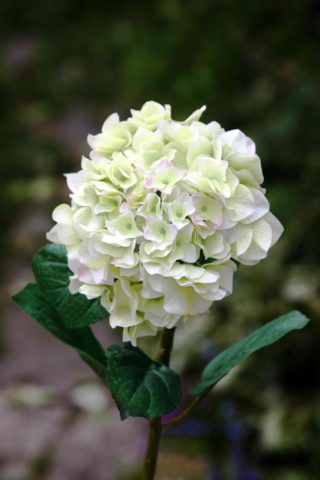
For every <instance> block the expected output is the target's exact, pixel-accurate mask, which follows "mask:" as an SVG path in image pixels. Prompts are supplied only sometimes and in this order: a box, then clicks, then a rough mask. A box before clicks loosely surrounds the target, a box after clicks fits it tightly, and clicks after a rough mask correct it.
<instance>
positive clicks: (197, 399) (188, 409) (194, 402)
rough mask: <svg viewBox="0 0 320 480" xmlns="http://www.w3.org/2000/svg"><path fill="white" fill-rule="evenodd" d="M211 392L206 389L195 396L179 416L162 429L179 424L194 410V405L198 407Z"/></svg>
mask: <svg viewBox="0 0 320 480" xmlns="http://www.w3.org/2000/svg"><path fill="white" fill-rule="evenodd" d="M211 390H212V387H209V388H207V390H205V391H204V392H203V393H202V394H201V395H197V396H196V397H195V398H194V399H193V400H192V402H191V403H189V405H188V406H187V407H186V408H185V409H184V410H183V412H181V413H180V414H179V415H177V416H176V417H174V418H172V420H168V421H167V422H165V423H163V424H162V428H166V427H170V426H171V425H175V424H176V423H178V422H180V420H183V419H184V418H185V417H186V416H187V415H189V413H190V412H191V410H193V409H194V407H195V406H196V405H198V404H199V403H200V402H201V400H203V399H204V398H205V397H206V396H207V395H208V394H209V393H210V392H211Z"/></svg>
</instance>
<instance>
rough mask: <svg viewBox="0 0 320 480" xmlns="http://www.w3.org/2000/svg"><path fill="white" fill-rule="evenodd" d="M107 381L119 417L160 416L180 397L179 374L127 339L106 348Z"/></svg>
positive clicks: (167, 411) (176, 402)
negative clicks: (150, 356)
mask: <svg viewBox="0 0 320 480" xmlns="http://www.w3.org/2000/svg"><path fill="white" fill-rule="evenodd" d="M106 356H107V383H108V386H109V388H110V390H111V392H112V395H113V397H114V399H115V400H116V402H117V405H118V407H119V409H120V412H121V416H122V418H126V417H128V416H132V417H147V418H152V417H160V416H162V415H165V414H166V413H169V412H171V411H172V410H174V409H175V408H176V406H177V405H178V403H179V401H180V396H181V387H180V378H179V376H178V375H177V374H176V373H175V372H173V371H172V370H170V368H168V367H167V366H165V365H162V364H161V363H158V362H155V361H153V360H151V358H149V357H148V356H147V355H146V354H145V353H144V352H143V351H142V350H140V349H139V348H137V347H134V346H132V345H131V344H130V343H121V344H119V345H112V346H111V347H109V348H108V349H107V351H106Z"/></svg>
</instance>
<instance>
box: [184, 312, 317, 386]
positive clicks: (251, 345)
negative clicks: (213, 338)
mask: <svg viewBox="0 0 320 480" xmlns="http://www.w3.org/2000/svg"><path fill="white" fill-rule="evenodd" d="M309 321H310V320H309V319H308V318H307V317H305V316H304V315H303V314H302V313H300V312H298V311H292V312H290V313H287V314H286V315H282V316H281V317H278V318H276V319H275V320H273V321H272V322H269V323H267V324H266V325H264V326H263V327H261V328H259V329H258V330H256V331H255V332H253V333H252V334H251V335H249V336H248V337H246V338H244V339H242V340H240V341H239V342H237V343H235V344H234V345H232V346H231V347H229V348H227V349H226V350H224V351H223V352H222V353H220V354H219V355H217V356H216V357H215V358H214V359H213V360H211V362H209V363H208V365H207V366H206V367H205V369H204V371H203V373H202V376H201V381H200V383H199V384H198V385H196V386H195V387H194V388H193V389H192V390H191V392H192V393H195V394H201V393H203V392H204V391H205V390H206V389H208V388H210V387H213V386H214V385H215V384H216V383H217V382H218V381H219V380H220V379H221V378H222V377H224V376H225V375H226V374H227V373H228V372H229V371H230V370H231V369H232V368H234V367H235V366H236V365H238V364H239V363H240V362H242V361H243V360H246V358H248V357H249V356H250V355H251V354H252V353H254V352H255V351H257V350H259V349H260V348H263V347H266V346H267V345H270V344H272V343H274V342H276V341H277V340H279V339H280V338H281V337H283V336H284V335H286V334H287V333H289V332H291V331H292V330H299V329H300V328H303V327H304V326H305V325H307V323H309Z"/></svg>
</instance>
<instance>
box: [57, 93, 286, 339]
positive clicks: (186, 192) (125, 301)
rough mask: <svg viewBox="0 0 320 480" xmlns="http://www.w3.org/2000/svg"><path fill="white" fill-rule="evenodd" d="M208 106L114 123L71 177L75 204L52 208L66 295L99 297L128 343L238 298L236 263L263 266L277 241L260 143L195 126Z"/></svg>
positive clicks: (93, 138) (158, 109)
mask: <svg viewBox="0 0 320 480" xmlns="http://www.w3.org/2000/svg"><path fill="white" fill-rule="evenodd" d="M204 110H205V107H202V108H201V109H199V110H197V111H195V112H194V113H193V114H192V115H191V116H190V117H189V118H188V119H187V120H185V121H184V122H177V121H174V120H172V118H171V109H170V106H168V105H166V106H162V105H160V104H158V103H156V102H147V103H145V104H144V105H143V107H142V108H141V110H139V111H137V110H132V111H131V117H129V118H128V119H127V120H125V121H120V119H119V116H118V114H113V115H111V116H110V117H108V118H107V120H106V121H105V122H104V124H103V127H102V132H101V133H99V134H98V135H89V137H88V143H89V145H90V147H91V148H92V151H91V153H90V159H88V158H85V157H83V159H82V165H81V166H82V169H81V170H80V171H79V172H78V173H71V174H68V175H66V177H67V183H68V187H69V189H70V190H71V194H70V197H71V206H70V205H67V204H63V205H60V206H58V207H57V208H56V209H55V210H54V212H53V219H54V220H55V222H56V223H57V225H55V226H54V227H53V228H52V229H51V231H50V232H49V233H48V234H47V238H48V239H49V240H50V241H52V242H55V243H58V244H63V245H65V246H66V249H67V254H68V263H69V267H70V269H71V270H72V272H73V276H72V277H71V280H70V291H71V292H72V293H75V292H80V293H82V294H84V295H85V296H86V297H87V298H96V297H100V298H101V303H102V305H103V306H104V307H105V308H106V309H107V310H108V312H110V325H111V327H113V328H114V327H122V328H123V329H124V338H125V339H130V340H131V341H132V342H135V341H136V338H137V337H138V336H144V335H153V334H155V333H156V332H157V331H158V330H159V329H162V328H164V327H166V328H171V327H173V326H175V325H176V323H177V322H178V320H180V319H181V318H183V317H190V316H196V315H199V314H202V313H205V312H207V310H208V309H209V307H210V305H211V304H212V302H214V301H216V300H221V299H222V298H224V297H225V296H226V295H229V294H230V293H231V291H232V279H233V272H234V271H235V269H236V264H235V262H234V261H233V260H235V261H237V262H239V263H243V264H245V265H254V264H256V263H257V262H259V261H260V260H261V259H263V258H265V257H266V255H267V252H268V250H269V248H270V247H271V246H272V245H273V244H274V243H275V242H276V241H277V240H278V238H279V237H280V235H281V233H282V226H281V224H280V223H279V221H278V220H277V219H276V218H275V217H274V216H273V215H272V214H271V213H270V212H269V203H268V200H267V199H266V197H265V190H264V189H263V188H261V184H262V182H263V175H262V170H261V164H260V159H259V157H258V156H257V155H256V153H255V144H254V142H253V141H252V140H251V139H250V138H248V137H247V136H245V135H244V134H243V133H242V132H241V131H240V130H230V131H225V130H224V129H223V128H221V126H220V125H219V124H218V123H217V122H211V123H209V124H205V123H203V122H200V121H199V119H200V116H201V114H202V113H203V111H204Z"/></svg>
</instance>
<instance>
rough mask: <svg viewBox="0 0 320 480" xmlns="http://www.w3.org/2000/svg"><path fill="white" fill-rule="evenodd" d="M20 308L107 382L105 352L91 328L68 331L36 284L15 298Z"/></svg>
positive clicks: (29, 286)
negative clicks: (68, 346) (76, 353)
mask: <svg viewBox="0 0 320 480" xmlns="http://www.w3.org/2000/svg"><path fill="white" fill-rule="evenodd" d="M13 300H14V301H15V302H16V304H17V305H19V307H21V308H22V309H23V310H24V311H25V312H26V313H28V314H29V315H30V316H31V317H32V318H34V319H35V320H36V321H37V322H38V323H39V324H40V325H42V326H43V327H44V328H46V329H47V330H48V331H49V332H50V333H52V334H53V335H54V336H55V337H57V338H59V339H60V340H62V342H64V343H66V344H68V345H70V346H71V347H73V348H74V349H75V350H77V352H78V353H79V354H80V356H81V357H82V358H83V359H84V360H85V361H86V362H87V363H88V364H89V365H90V367H91V368H92V369H93V370H94V371H95V372H96V373H97V374H98V375H99V376H100V377H102V378H103V379H104V381H105V355H104V351H103V349H102V347H101V345H100V344H99V342H98V341H97V340H96V338H95V336H94V335H93V334H92V332H91V330H90V328H89V327H84V328H79V329H77V330H71V329H67V328H66V327H65V326H64V324H63V322H62V320H61V317H60V314H59V313H58V311H57V310H56V309H55V308H54V307H53V306H52V305H50V303H49V302H48V301H47V299H46V296H45V294H44V293H43V291H42V290H41V288H40V287H39V285H36V284H29V285H27V286H26V287H25V288H24V289H23V290H22V291H21V292H19V293H18V294H17V295H15V296H14V297H13Z"/></svg>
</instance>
